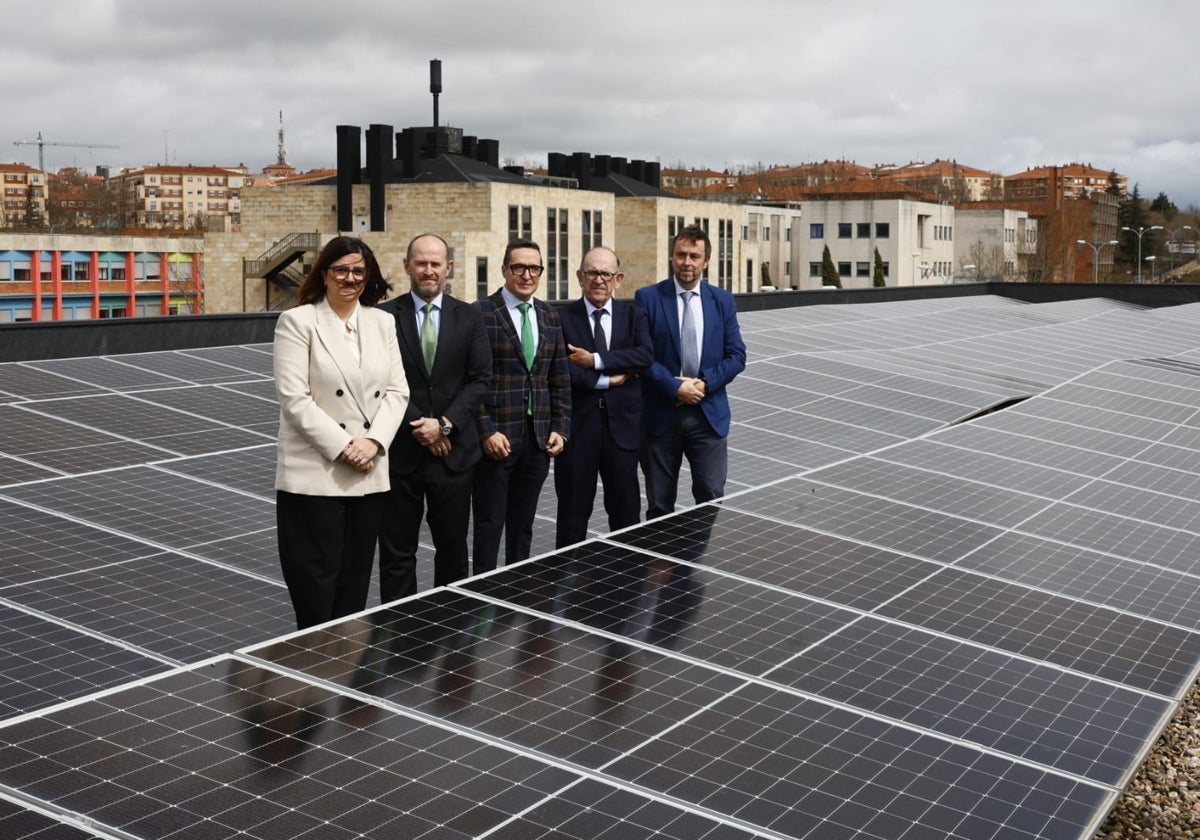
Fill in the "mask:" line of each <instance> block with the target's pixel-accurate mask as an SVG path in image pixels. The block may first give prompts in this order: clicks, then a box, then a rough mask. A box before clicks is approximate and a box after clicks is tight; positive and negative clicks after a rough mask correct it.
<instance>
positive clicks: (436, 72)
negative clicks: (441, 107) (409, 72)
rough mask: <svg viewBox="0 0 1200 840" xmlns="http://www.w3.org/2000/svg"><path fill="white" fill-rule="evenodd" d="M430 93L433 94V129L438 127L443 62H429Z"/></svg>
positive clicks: (432, 60)
mask: <svg viewBox="0 0 1200 840" xmlns="http://www.w3.org/2000/svg"><path fill="white" fill-rule="evenodd" d="M429 92H430V93H432V94H433V127H434V128H437V127H438V94H439V93H441V92H442V62H441V60H440V59H437V58H433V59H430V60H429Z"/></svg>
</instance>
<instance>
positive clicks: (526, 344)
mask: <svg viewBox="0 0 1200 840" xmlns="http://www.w3.org/2000/svg"><path fill="white" fill-rule="evenodd" d="M517 309H520V310H521V349H522V350H523V351H524V352H525V369H526V370H528V371H532V370H533V357H534V355H536V353H537V347H536V346H534V343H533V324H531V323H530V322H529V304H528V303H518V304H517ZM525 413H526V414H533V389H532V388H530V389H529V393H528V395H527V396H526V398H525Z"/></svg>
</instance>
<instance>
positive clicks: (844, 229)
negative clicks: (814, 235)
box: [838, 222, 854, 239]
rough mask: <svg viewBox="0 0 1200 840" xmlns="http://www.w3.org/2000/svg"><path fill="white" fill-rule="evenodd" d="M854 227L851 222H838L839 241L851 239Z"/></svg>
mask: <svg viewBox="0 0 1200 840" xmlns="http://www.w3.org/2000/svg"><path fill="white" fill-rule="evenodd" d="M853 227H854V226H853V225H851V224H850V223H849V222H838V239H849V238H850V236H851V234H852V232H853Z"/></svg>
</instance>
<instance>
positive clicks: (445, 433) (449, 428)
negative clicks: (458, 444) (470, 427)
mask: <svg viewBox="0 0 1200 840" xmlns="http://www.w3.org/2000/svg"><path fill="white" fill-rule="evenodd" d="M452 431H454V427H453V426H451V425H449V424H447V425H445V426H442V435H443V436H445V437H449V436H450V433H451V432H452Z"/></svg>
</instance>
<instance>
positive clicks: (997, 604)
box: [0, 297, 1200, 840]
mask: <svg viewBox="0 0 1200 840" xmlns="http://www.w3.org/2000/svg"><path fill="white" fill-rule="evenodd" d="M741 320H742V327H743V332H744V334H745V337H746V340H747V345H748V347H749V353H750V363H749V365H748V367H747V370H746V372H745V373H744V374H743V375H742V376H741V377H739V378H738V379H737V380H736V382H735V383H734V385H733V386H732V388H731V395H732V401H733V403H734V406H733V411H734V418H735V422H734V428H733V431H732V432H731V437H730V448H731V452H730V476H731V483H730V487H729V491H730V495H729V496H727V497H726V498H725V499H724V500H723V501H722V502H721V503H720V504H710V505H703V506H700V507H697V508H693V509H690V510H685V511H682V512H680V513H679V514H677V515H675V516H672V517H668V518H665V519H662V520H657V521H655V522H652V523H645V524H642V525H639V526H637V527H635V528H632V529H629V530H627V531H624V532H619V533H616V534H612V535H604V534H601V533H600V531H599V530H595V531H594V533H595V538H594V539H592V540H590V541H589V542H587V543H584V544H581V545H579V546H575V547H572V548H570V549H567V550H564V551H559V552H553V550H552V546H553V539H554V535H553V531H554V527H553V493H552V488H551V486H550V485H549V484H548V485H547V488H546V490H545V492H544V493H543V498H542V500H541V510H540V513H539V520H538V523H537V525H536V530H535V543H534V550H535V552H537V553H539V554H540V555H541V556H537V557H535V558H533V559H532V560H530V561H528V562H526V563H523V564H518V565H516V566H513V567H508V568H502V569H499V570H497V571H496V572H495V573H492V574H489V575H486V576H482V577H479V578H474V579H470V580H467V581H463V582H460V583H459V584H458V585H456V586H454V587H450V588H443V589H438V590H430V589H429V579H430V577H431V571H430V569H429V568H428V567H429V566H430V565H431V564H430V563H429V562H428V560H427V559H425V560H424V561H423V562H422V569H421V581H422V590H423V591H422V594H420V595H419V596H417V597H415V598H413V599H408V600H405V601H401V602H398V603H396V604H391V605H386V606H383V607H376V608H373V609H371V610H369V611H368V612H367V613H365V614H363V615H359V616H354V617H351V618H349V619H345V620H342V621H338V622H334V623H332V624H330V625H327V626H324V627H321V628H317V629H314V630H309V631H306V632H303V633H298V634H297V633H291V634H290V635H289V631H290V629H291V627H292V626H293V625H292V614H291V609H290V605H289V602H288V599H287V596H286V591H285V589H284V588H283V585H282V582H281V578H280V575H279V572H278V569H277V560H276V553H275V551H276V550H275V542H274V539H275V535H274V510H273V495H274V494H273V491H272V489H271V482H272V478H273V464H274V435H275V430H276V423H277V419H276V415H277V409H276V407H275V404H274V393H273V388H272V384H271V381H270V376H271V357H270V347H269V346H252V347H249V346H243V347H224V348H211V349H197V350H187V351H175V352H163V353H145V354H136V355H129V356H113V357H99V358H88V359H63V360H55V361H45V362H26V363H11V364H4V365H0V423H2V424H3V428H4V430H5V435H4V438H3V439H2V440H0V548H2V550H3V556H4V560H5V562H4V563H3V564H0V652H2V653H3V658H2V659H0V835H2V836H4V837H6V838H35V837H36V838H89V837H92V838H94V837H100V838H134V837H139V838H140V837H146V838H151V837H153V838H160V837H170V838H181V839H182V838H187V839H188V840H192V838H226V837H231V836H245V837H262V838H278V837H289V838H302V837H303V838H322V840H324V839H325V838H334V839H335V840H336V838H342V837H347V838H349V837H387V838H394V837H406V838H417V837H430V838H433V837H437V838H455V837H487V838H522V840H526V839H527V838H589V840H590V839H591V838H606V839H607V838H614V839H615V838H622V840H626V839H627V838H633V837H638V838H640V837H648V838H680V839H681V840H683V838H687V840H695V838H782V837H804V838H821V840H831V839H832V840H838V838H851V837H861V838H889V840H896V838H905V839H906V840H907V839H908V838H921V839H922V840H927V838H936V837H946V838H970V840H981V838H1034V837H1043V838H1056V839H1057V838H1072V837H1076V838H1085V837H1089V836H1090V835H1091V834H1092V833H1093V832H1094V831H1095V829H1096V828H1097V827H1098V825H1099V824H1100V823H1101V821H1102V820H1103V818H1104V815H1105V814H1106V812H1107V811H1108V809H1109V808H1110V807H1111V806H1112V804H1113V803H1114V801H1115V799H1116V797H1117V796H1118V795H1119V794H1120V791H1121V789H1122V787H1123V786H1124V784H1125V783H1126V782H1127V781H1128V780H1129V778H1130V776H1131V774H1132V773H1133V771H1134V770H1135V769H1136V767H1137V765H1138V764H1139V763H1140V761H1141V760H1142V759H1143V757H1144V756H1145V754H1146V753H1147V751H1148V750H1149V748H1150V746H1151V745H1152V743H1153V741H1154V740H1155V738H1156V737H1157V735H1158V733H1159V732H1160V731H1161V730H1162V728H1163V727H1164V726H1165V724H1166V722H1167V721H1168V720H1169V719H1170V717H1171V715H1172V714H1173V712H1174V711H1175V710H1176V708H1177V707H1178V704H1179V702H1180V701H1181V699H1182V698H1183V696H1184V694H1185V692H1186V691H1187V690H1188V689H1189V687H1190V686H1191V685H1192V683H1193V682H1194V681H1195V680H1196V678H1197V675H1198V673H1200V591H1198V588H1200V561H1197V559H1196V558H1197V557H1198V556H1200V554H1198V552H1197V551H1196V550H1195V549H1196V548H1197V541H1198V540H1200V503H1197V501H1196V499H1197V492H1196V490H1197V486H1198V483H1200V456H1198V455H1196V454H1195V453H1196V452H1197V451H1198V449H1200V447H1198V446H1197V443H1198V442H1200V349H1197V348H1198V347H1200V342H1198V341H1197V339H1196V336H1197V335H1200V331H1198V329H1197V327H1198V326H1200V308H1197V307H1196V306H1184V307H1175V308H1170V309H1160V310H1152V311H1151V310H1141V309H1137V308H1133V307H1128V306H1123V305H1119V304H1114V303H1111V302H1106V301H1100V300H1094V301H1083V302H1077V303H1066V304H1043V305H1028V304H1021V303H1016V302H1013V301H1010V300H1004V299H1000V298H990V297H989V298H970V299H958V300H943V301H937V300H930V301H917V302H909V303H887V304H871V305H860V306H821V307H801V308H796V309H787V310H775V311H770V312H756V313H746V314H743V316H742V318H741ZM1017 400H1021V401H1020V402H1018V403H1016V404H1013V405H1011V406H1009V407H1007V408H1004V409H1003V410H1001V411H994V412H991V413H985V412H987V410H988V409H990V408H994V407H997V406H1002V405H1006V404H1008V403H1012V402H1014V401H1017ZM964 421H965V422H964ZM683 485H684V486H686V485H687V479H686V476H685V477H684V479H683ZM601 519H602V514H601V515H600V516H597V517H596V518H595V519H594V520H593V524H594V525H595V526H596V527H597V528H599V523H600V520H601ZM428 556H429V555H428V547H426V550H425V552H424V557H425V558H428ZM376 597H377V596H373V600H372V603H374V602H375V599H376Z"/></svg>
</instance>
